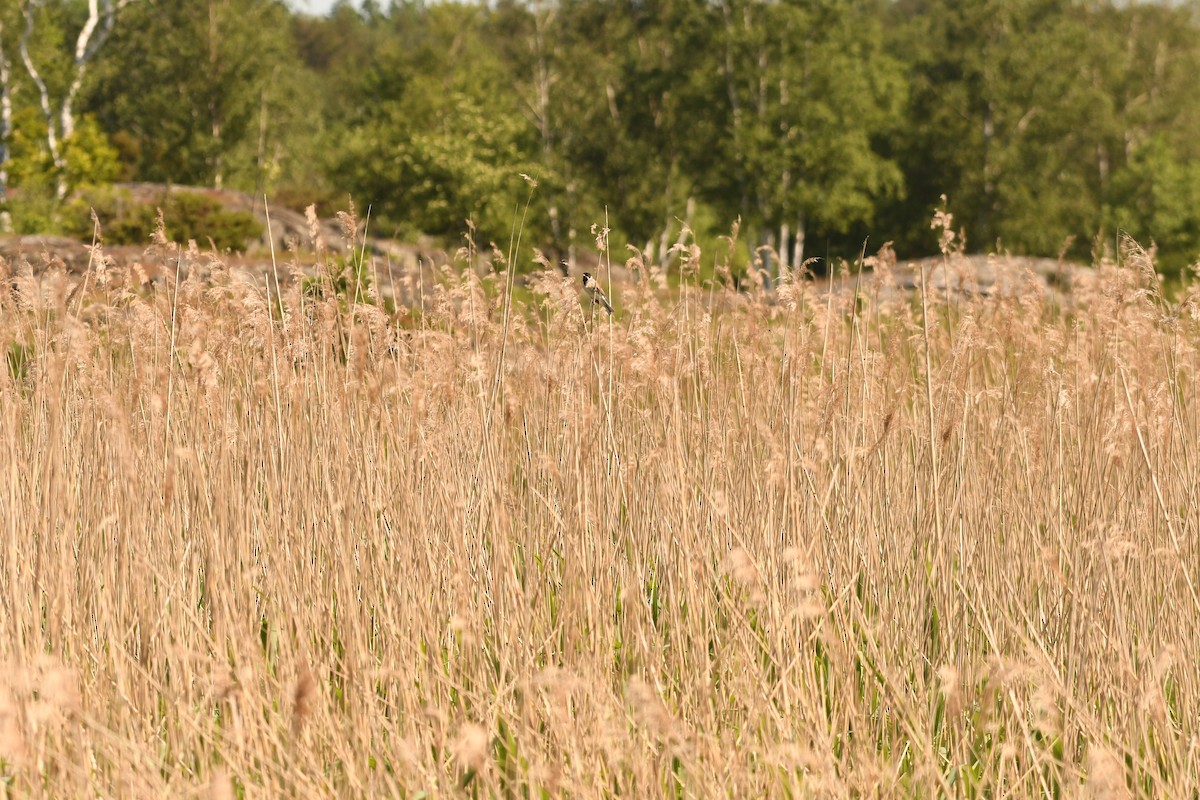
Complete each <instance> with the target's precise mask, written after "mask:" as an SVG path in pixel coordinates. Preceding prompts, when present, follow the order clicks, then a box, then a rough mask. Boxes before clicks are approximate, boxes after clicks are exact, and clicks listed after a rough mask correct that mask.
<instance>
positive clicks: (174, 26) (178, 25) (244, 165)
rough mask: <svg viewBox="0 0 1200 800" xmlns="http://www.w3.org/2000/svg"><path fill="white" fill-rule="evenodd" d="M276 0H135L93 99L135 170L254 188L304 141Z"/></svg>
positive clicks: (296, 70) (298, 85)
mask: <svg viewBox="0 0 1200 800" xmlns="http://www.w3.org/2000/svg"><path fill="white" fill-rule="evenodd" d="M289 23H290V15H289V12H288V9H287V7H286V6H284V5H283V3H281V2H279V0H197V2H187V3H180V2H175V1H174V0H142V2H140V3H138V4H137V5H135V6H132V7H130V9H129V10H128V12H127V15H126V17H125V18H124V19H123V20H122V24H121V26H120V27H119V28H118V29H117V31H116V32H115V33H114V35H113V39H112V41H111V42H110V47H111V51H112V52H111V53H110V55H109V57H108V58H107V59H106V60H105V62H104V66H103V69H102V70H101V72H100V74H99V76H98V81H97V85H96V88H95V90H94V92H93V94H92V96H91V98H90V99H91V104H90V105H91V108H92V109H93V110H94V112H95V113H96V115H97V117H98V118H99V119H100V120H101V121H102V122H103V123H104V125H105V126H106V127H107V128H108V130H110V131H111V132H112V134H113V136H114V139H115V141H117V142H118V143H119V144H120V145H121V147H122V148H123V151H124V152H123V155H124V157H125V158H126V159H127V160H128V161H129V162H130V164H131V165H132V167H133V171H134V174H136V176H137V177H138V178H139V179H143V180H151V181H166V182H173V183H182V184H196V185H215V186H221V185H230V186H235V187H238V188H242V189H247V190H256V189H261V188H264V186H271V185H274V184H276V183H278V182H279V181H280V180H281V178H282V177H283V173H284V172H286V170H287V169H288V164H289V163H297V162H299V159H298V158H297V156H299V155H302V151H299V150H297V149H296V148H299V146H300V145H301V141H300V137H298V136H296V134H297V133H308V132H309V129H310V128H311V127H312V126H311V125H310V124H309V122H308V120H309V119H310V118H309V117H308V115H307V114H306V113H305V112H306V110H307V107H308V98H307V97H306V93H305V91H304V71H303V69H302V68H301V66H300V64H299V60H298V58H297V56H296V52H295V44H294V42H293V40H292V37H291V36H290V31H289V28H290V26H289Z"/></svg>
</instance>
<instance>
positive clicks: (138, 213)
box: [64, 187, 262, 250]
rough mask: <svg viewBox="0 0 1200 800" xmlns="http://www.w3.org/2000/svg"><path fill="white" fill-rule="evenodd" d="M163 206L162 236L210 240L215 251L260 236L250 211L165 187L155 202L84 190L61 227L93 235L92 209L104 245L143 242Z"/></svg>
mask: <svg viewBox="0 0 1200 800" xmlns="http://www.w3.org/2000/svg"><path fill="white" fill-rule="evenodd" d="M160 208H161V209H162V212H163V221H164V223H165V225H166V234H167V239H168V240H170V241H174V242H178V243H180V244H186V243H187V241H188V240H189V239H195V240H196V243H197V244H199V245H201V246H204V245H206V244H207V243H208V241H209V240H210V239H211V240H212V243H213V244H214V245H215V246H216V248H217V249H218V250H242V249H245V247H246V243H247V242H248V241H250V240H252V239H257V238H258V237H260V236H262V225H261V224H260V223H259V222H258V220H257V219H255V218H254V215H253V214H250V213H249V212H246V211H233V210H230V209H228V208H225V207H224V206H223V205H221V203H219V202H218V201H216V200H214V199H212V198H210V197H207V196H205V195H203V194H198V193H195V192H164V193H163V194H162V195H160V196H159V197H158V198H157V199H156V200H155V201H154V202H149V203H144V202H137V201H135V200H134V199H133V196H132V195H131V194H130V192H129V191H128V190H126V189H117V188H112V187H103V188H101V187H98V188H93V189H87V190H84V191H83V192H81V193H80V194H79V195H78V196H77V197H76V198H75V199H73V200H72V201H71V202H70V203H69V204H68V207H67V210H66V213H65V214H64V217H65V220H64V227H65V228H66V232H67V233H68V234H69V235H71V236H77V237H79V238H80V239H83V240H89V239H91V237H92V216H91V212H92V211H93V210H94V211H95V212H96V216H97V217H98V218H99V220H100V230H101V232H102V235H103V237H104V241H105V242H106V243H108V244H147V243H148V242H149V241H150V235H151V234H152V233H153V232H154V226H155V225H156V224H157V221H158V210H159V209H160Z"/></svg>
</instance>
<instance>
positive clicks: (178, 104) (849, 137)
mask: <svg viewBox="0 0 1200 800" xmlns="http://www.w3.org/2000/svg"><path fill="white" fill-rule="evenodd" d="M22 8H24V0H19V2H18V3H17V5H16V6H14V5H12V4H8V5H6V6H3V7H0V23H2V24H3V26H4V27H3V29H0V45H2V46H3V50H4V52H5V54H6V55H7V56H8V58H7V61H8V63H9V66H10V70H9V78H8V79H7V83H6V87H7V89H8V90H9V91H8V94H7V96H8V97H10V98H11V100H12V107H13V109H14V113H13V115H12V119H13V121H14V125H13V129H12V130H11V132H10V134H9V136H8V138H7V145H8V148H7V150H5V151H4V152H6V153H7V154H8V156H9V157H8V159H7V161H6V163H5V165H4V166H5V167H6V168H7V169H6V172H7V174H8V178H9V182H10V183H11V184H13V185H14V186H20V185H22V184H24V185H25V186H26V187H31V186H34V185H39V186H40V185H45V184H46V183H47V181H51V182H52V181H55V180H57V179H58V178H60V177H62V176H63V175H65V174H67V173H69V179H70V182H71V183H72V184H86V183H94V182H103V181H106V180H110V179H112V178H117V177H120V178H122V179H126V180H150V181H163V182H174V183H186V184H199V185H221V184H224V185H227V186H232V187H235V188H241V189H244V190H248V191H254V192H259V191H267V192H271V193H273V194H274V195H275V196H276V198H284V199H285V200H286V202H288V203H289V204H291V205H294V206H297V207H303V206H304V205H306V204H307V203H309V202H314V201H316V202H319V203H320V207H321V210H322V212H323V213H330V212H332V211H334V210H335V209H336V208H337V207H339V206H343V205H344V204H345V203H346V201H347V198H348V197H349V198H352V199H353V200H354V202H355V203H356V205H357V206H358V207H359V208H360V209H361V208H365V207H368V206H369V207H371V209H372V212H371V214H372V230H373V232H375V233H380V234H384V235H395V236H400V237H406V238H408V237H416V236H420V235H429V236H433V237H437V238H440V239H441V240H443V242H444V243H446V244H448V245H454V244H455V243H457V242H459V241H461V237H462V235H463V234H464V233H465V231H466V229H467V220H471V224H473V225H474V226H475V240H476V242H477V243H479V244H480V245H481V246H484V247H486V246H487V243H488V242H489V241H495V242H497V243H498V244H500V245H501V246H503V245H505V244H506V243H507V239H508V235H509V231H510V230H511V228H512V226H513V224H514V222H516V221H518V219H522V220H523V225H524V230H525V232H526V235H525V241H526V242H528V243H529V244H530V245H531V246H533V245H535V246H538V247H540V248H541V249H543V250H545V251H548V252H551V253H552V254H554V256H555V258H564V259H567V260H570V259H571V258H572V257H573V254H574V252H575V250H576V249H577V247H578V246H579V245H580V244H583V243H587V242H589V241H590V235H589V233H588V231H589V230H590V228H591V226H592V225H593V224H595V223H607V224H608V225H609V226H610V227H612V228H613V229H614V239H613V240H614V241H620V240H627V241H633V242H637V243H638V246H639V248H642V249H644V250H645V251H646V253H647V254H649V255H650V256H651V257H653V258H655V259H658V260H660V261H661V262H662V263H667V262H669V261H670V260H671V258H672V257H673V256H672V255H671V253H672V249H671V248H672V245H674V244H675V243H676V241H678V238H679V236H680V231H681V228H682V227H683V226H684V225H685V224H686V225H688V226H689V227H691V228H692V229H693V230H694V231H695V234H696V235H697V236H699V237H700V238H701V239H704V238H706V237H707V238H709V239H710V240H711V239H712V238H714V237H715V236H717V235H720V234H721V233H724V232H725V231H727V230H728V227H729V225H730V223H732V222H733V221H734V220H735V219H736V218H740V219H741V220H742V224H743V230H744V231H745V233H744V235H743V240H742V241H743V242H744V244H745V245H749V246H750V247H758V246H759V245H763V244H766V245H772V246H773V249H774V250H775V251H777V252H778V253H779V256H780V258H781V259H782V261H783V265H787V264H791V263H796V262H797V261H798V260H799V259H800V258H802V257H804V256H809V255H819V256H824V255H826V254H829V255H834V256H837V255H841V256H852V255H854V254H856V253H857V252H858V249H859V247H860V246H861V243H862V240H863V238H864V237H866V236H867V235H870V236H871V238H872V239H873V240H875V241H877V242H880V243H881V242H882V241H884V240H887V239H892V240H894V241H895V242H896V247H897V250H898V251H899V252H900V253H901V254H902V255H919V254H922V253H925V252H929V251H931V250H932V249H933V248H934V247H935V242H934V240H933V236H932V233H931V232H930V230H929V218H930V215H931V213H932V211H933V209H934V208H935V207H936V206H937V205H938V204H939V203H940V197H941V196H942V195H943V194H945V195H946V196H947V197H948V198H949V207H950V209H951V210H952V211H953V212H954V214H955V218H956V219H957V220H958V221H959V222H960V223H961V224H962V225H964V226H965V228H966V232H967V240H968V244H969V246H970V247H972V248H974V249H992V248H996V247H1000V248H1002V249H1007V250H1011V251H1014V252H1023V253H1031V254H1044V255H1054V254H1056V253H1059V252H1062V251H1064V249H1065V250H1066V252H1069V253H1073V254H1076V255H1080V256H1086V255H1087V253H1088V252H1089V251H1090V249H1091V248H1092V247H1094V246H1095V243H1096V241H1100V242H1108V241H1112V239H1113V237H1114V236H1115V235H1116V234H1117V232H1118V230H1123V231H1128V232H1130V233H1133V234H1134V235H1136V236H1138V237H1140V238H1144V239H1145V238H1152V239H1154V240H1155V241H1156V242H1157V243H1158V244H1159V246H1160V255H1161V256H1162V258H1163V260H1164V263H1166V264H1168V265H1171V266H1182V265H1183V264H1185V263H1187V262H1189V261H1190V260H1193V259H1195V258H1196V257H1197V256H1198V255H1200V252H1198V251H1200V215H1198V214H1197V213H1196V212H1194V211H1193V209H1194V208H1196V206H1197V204H1196V199H1197V194H1198V192H1200V190H1198V189H1197V180H1198V178H1200V176H1198V175H1197V172H1196V168H1195V167H1194V166H1193V165H1195V164H1197V163H1200V136H1196V131H1197V130H1200V84H1197V82H1196V80H1195V76H1196V75H1197V74H1200V10H1198V4H1197V3H1196V2H1181V3H1148V2H1117V0H775V1H774V2H767V0H496V2H492V3H479V2H470V1H468V0H457V1H452V2H439V3H425V2H420V0H398V1H397V2H390V3H388V4H383V3H380V2H368V3H365V4H363V6H362V7H361V8H356V7H355V6H353V5H351V4H350V3H349V2H342V3H340V4H339V5H338V6H337V7H335V9H334V10H333V12H332V13H330V14H329V15H328V16H326V17H312V16H307V15H303V14H298V13H295V12H294V11H292V10H291V9H290V8H289V7H288V6H287V5H285V4H284V3H283V2H282V0H200V1H199V2H194V3H179V2H173V1H172V0H137V2H135V3H133V4H132V5H130V6H129V7H128V8H126V9H125V10H124V12H123V13H122V15H121V16H120V17H119V23H118V24H117V25H116V26H115V29H114V32H113V35H112V38H111V39H110V40H109V41H108V43H107V45H106V47H105V48H104V51H103V52H102V53H101V54H100V55H99V56H98V57H97V59H96V62H95V65H94V68H89V72H88V74H87V81H86V85H85V87H84V90H83V93H82V94H81V96H80V97H81V110H82V111H83V112H86V113H84V114H82V115H81V117H80V119H81V123H80V125H79V126H77V131H76V133H75V134H74V135H73V138H74V139H75V141H72V142H68V143H66V144H65V145H64V148H63V152H65V153H67V154H68V158H67V160H66V162H67V165H66V166H65V167H64V166H62V165H61V164H59V163H57V162H56V161H55V159H53V158H49V159H48V154H47V152H46V149H45V148H44V147H42V145H40V144H39V141H40V140H41V139H45V133H46V127H45V122H44V121H39V100H38V93H37V92H36V91H34V88H35V87H34V82H33V81H32V80H31V78H30V76H29V75H27V74H24V73H23V72H22V69H23V68H22V65H21V59H20V58H16V57H15V54H16V53H18V52H19V48H18V44H19V39H20V32H21V30H22V25H21V22H22V20H23V19H24V17H23V15H22V13H21V9H22ZM85 17H86V3H84V2H83V0H62V2H56V3H54V2H46V3H43V4H41V5H39V6H38V11H37V29H36V35H35V36H34V37H32V38H31V39H30V41H29V43H28V44H29V47H30V52H31V53H32V54H33V58H34V60H35V61H36V62H37V63H39V64H43V65H44V67H43V69H42V77H43V78H44V80H45V83H46V85H47V86H48V87H49V91H50V94H51V95H52V96H58V95H60V94H61V93H62V92H63V91H64V88H65V87H66V86H67V85H68V83H69V81H70V77H71V74H72V72H71V64H70V60H69V59H64V57H63V54H64V53H67V52H69V50H70V47H69V45H70V43H71V42H73V41H74V40H75V39H74V37H75V36H76V35H77V33H78V31H79V30H81V25H82V20H83V19H84V18H85ZM89 115H90V117H91V119H92V121H90V122H89V121H88V118H89ZM40 117H42V118H44V115H40ZM114 148H115V150H114ZM114 152H115V153H116V161H114ZM522 174H525V175H528V176H530V177H531V178H532V179H535V180H536V182H537V184H538V187H537V189H536V190H535V191H533V192H532V195H531V188H530V182H527V181H526V180H523V179H522ZM527 203H528V209H526V204H527ZM42 216H46V217H47V218H53V216H54V215H53V214H49V215H42ZM526 255H527V254H524V255H522V263H528V259H527V258H526ZM748 255H749V249H747V250H744V251H743V253H742V257H743V258H746V257H748Z"/></svg>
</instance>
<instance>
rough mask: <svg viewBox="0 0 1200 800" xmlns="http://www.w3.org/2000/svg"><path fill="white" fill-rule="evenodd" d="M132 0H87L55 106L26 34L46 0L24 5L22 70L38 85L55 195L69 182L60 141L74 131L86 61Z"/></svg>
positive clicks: (29, 0)
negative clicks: (64, 87)
mask: <svg viewBox="0 0 1200 800" xmlns="http://www.w3.org/2000/svg"><path fill="white" fill-rule="evenodd" d="M133 1H134V0H103V2H101V0H88V17H87V21H86V22H84V24H83V27H82V28H81V29H80V30H79V36H77V37H76V39H75V50H74V52H73V53H72V63H71V73H70V74H71V83H70V84H69V85H68V87H67V91H66V94H64V95H63V97H62V99H61V100H60V101H59V104H58V108H57V109H55V107H54V102H53V100H52V98H51V97H50V90H49V89H48V88H47V86H46V82H45V81H44V80H43V79H42V75H41V73H40V72H39V71H38V68H37V65H36V64H35V63H34V62H33V57H32V56H31V55H30V54H29V37H30V36H31V35H32V34H33V12H34V10H35V9H36V8H38V7H39V6H41V5H43V4H44V3H45V2H46V0H26V2H25V4H24V6H23V9H22V10H23V12H24V16H25V30H24V32H23V33H22V34H21V44H20V50H21V61H22V63H23V64H24V65H25V71H26V72H28V73H29V77H30V79H32V80H33V85H34V86H35V87H37V91H38V100H39V102H40V104H41V107H42V116H44V117H45V119H46V147H47V149H49V151H50V157H51V158H52V159H53V160H54V168H55V171H56V172H57V173H58V174H57V176H56V188H55V195H56V196H57V197H58V199H60V200H61V199H63V198H64V197H66V196H67V192H68V191H69V190H70V185H69V184H68V182H67V169H66V168H67V161H66V156H65V155H64V154H63V147H62V146H63V143H64V142H66V141H67V140H68V139H70V138H71V136H72V134H74V133H75V100H76V98H77V97H78V96H79V90H80V89H81V88H82V87H83V79H84V76H85V75H86V74H87V68H88V65H89V64H91V62H92V59H94V58H95V57H96V53H97V52H99V50H100V48H101V47H103V46H104V42H105V41H107V40H108V37H109V34H111V33H112V29H113V25H114V24H115V23H116V19H117V12H118V11H120V10H121V9H122V8H124V7H125V6H127V5H129V4H130V3H131V2H133Z"/></svg>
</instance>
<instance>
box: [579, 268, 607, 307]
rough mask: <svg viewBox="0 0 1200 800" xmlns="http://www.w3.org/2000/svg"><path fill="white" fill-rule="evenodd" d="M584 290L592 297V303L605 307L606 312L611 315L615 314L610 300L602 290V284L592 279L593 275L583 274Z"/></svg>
mask: <svg viewBox="0 0 1200 800" xmlns="http://www.w3.org/2000/svg"><path fill="white" fill-rule="evenodd" d="M583 288H584V291H586V292H587V293H588V294H590V295H591V296H592V302H593V303H595V304H596V305H600V306H604V310H605V311H607V312H608V313H609V314H611V313H613V307H612V306H610V305H609V304H608V298H607V297H605V296H604V290H603V289H601V288H600V282H599V281H598V280H596V279H595V278H593V277H592V273H590V272H585V273H583Z"/></svg>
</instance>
